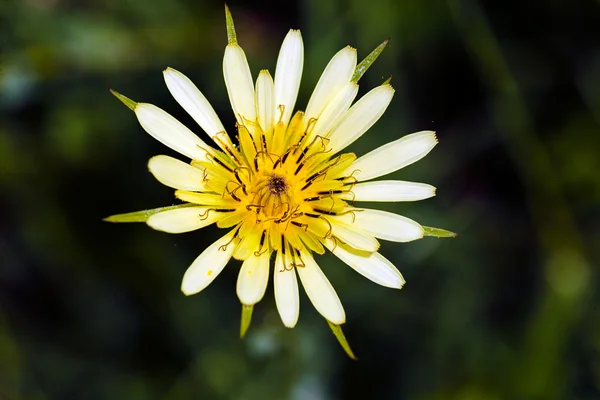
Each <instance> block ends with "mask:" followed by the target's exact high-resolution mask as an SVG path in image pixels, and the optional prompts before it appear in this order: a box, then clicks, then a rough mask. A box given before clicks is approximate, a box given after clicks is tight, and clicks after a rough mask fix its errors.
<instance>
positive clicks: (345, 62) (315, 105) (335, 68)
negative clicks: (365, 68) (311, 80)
mask: <svg viewBox="0 0 600 400" xmlns="http://www.w3.org/2000/svg"><path fill="white" fill-rule="evenodd" d="M355 69H356V49H353V48H352V47H350V46H347V47H344V48H343V49H342V50H340V51H338V52H337V54H336V55H334V56H333V58H332V59H331V61H329V64H327V67H325V70H324V71H323V74H322V75H321V78H319V82H317V86H316V87H315V90H314V91H313V93H312V95H311V96H310V100H309V101H308V105H307V106H306V114H305V115H306V117H305V120H306V121H308V120H310V119H311V118H319V116H320V115H321V112H322V111H323V109H324V108H325V106H326V105H327V103H329V101H330V100H331V99H333V97H334V96H335V95H336V94H338V92H339V91H340V90H341V89H342V87H344V85H346V84H347V83H348V82H350V79H352V75H353V74H354V70H355Z"/></svg>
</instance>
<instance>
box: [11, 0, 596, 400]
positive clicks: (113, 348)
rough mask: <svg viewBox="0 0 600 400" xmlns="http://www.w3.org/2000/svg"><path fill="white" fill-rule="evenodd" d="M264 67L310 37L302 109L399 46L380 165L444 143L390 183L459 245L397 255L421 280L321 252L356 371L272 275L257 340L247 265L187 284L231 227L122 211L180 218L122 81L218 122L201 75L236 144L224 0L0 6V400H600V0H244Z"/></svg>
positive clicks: (418, 214)
mask: <svg viewBox="0 0 600 400" xmlns="http://www.w3.org/2000/svg"><path fill="white" fill-rule="evenodd" d="M229 6H230V7H231V10H232V13H233V16H234V20H235V21H236V27H237V32H238V38H239V41H240V44H241V45H242V47H243V48H244V49H245V51H246V54H247V56H248V58H249V61H250V65H251V68H252V70H253V74H254V76H255V77H256V74H257V73H258V71H259V69H261V68H268V69H269V70H270V71H271V72H273V69H274V66H275V60H276V57H277V53H278V50H279V45H280V43H281V40H282V39H283V37H284V36H285V34H286V33H287V31H288V29H289V28H300V29H301V30H302V33H303V37H304V42H305V54H306V56H305V59H306V64H305V68H304V76H303V81H302V86H301V91H300V98H299V101H298V103H297V107H300V108H304V107H305V104H306V102H307V100H308V97H309V96H310V93H311V91H312V89H313V87H314V84H315V83H316V81H317V79H318V77H319V75H320V73H321V71H322V69H323V68H324V66H325V65H326V63H327V62H328V60H329V58H330V57H331V56H332V55H333V54H334V53H335V52H336V51H337V50H338V49H340V48H342V47H343V46H345V45H347V44H350V45H352V46H355V47H357V48H358V52H359V58H362V57H364V56H366V55H367V54H368V53H369V52H370V51H371V50H372V49H373V48H374V47H375V46H377V45H378V44H379V43H380V42H381V41H382V40H384V39H385V38H386V37H388V36H391V41H390V43H389V45H388V47H387V48H386V50H385V52H384V53H383V54H382V55H381V57H380V58H379V60H378V61H377V62H376V64H374V65H373V66H372V68H371V69H370V70H369V71H368V72H367V74H366V75H365V76H364V77H363V79H362V80H361V92H360V93H365V92H366V91H367V90H368V89H370V88H372V87H373V86H375V85H378V84H380V83H381V82H382V81H384V80H385V79H387V78H388V77H389V76H392V77H393V79H392V83H393V84H394V86H395V88H396V96H395V98H394V101H393V102H392V104H391V106H390V107H389V109H388V111H387V113H386V114H385V115H384V117H383V118H382V119H381V120H380V121H379V122H378V123H377V124H376V125H375V126H374V127H373V128H372V129H371V131H370V133H369V134H368V135H365V136H364V137H363V138H361V140H360V141H358V142H357V143H355V145H353V146H352V149H351V150H352V151H355V152H356V153H357V154H364V153H365V152H366V151H369V150H371V149H373V148H375V147H376V146H378V145H380V144H383V143H385V142H388V141H390V140H393V139H395V138H398V137H400V136H402V135H405V134H408V133H411V132H415V131H419V130H427V129H431V130H435V131H437V132H438V137H439V139H440V144H439V145H438V146H437V147H436V149H435V150H434V151H433V152H432V153H431V154H430V155H429V156H427V157H426V158H425V159H423V160H422V161H420V162H419V163H417V164H415V165H412V166H410V167H408V168H406V169H404V170H401V171H398V172H396V173H394V174H393V175H392V177H393V178H397V179H406V180H413V181H422V182H427V183H431V184H433V185H434V186H436V187H437V188H438V195H437V197H435V198H432V199H429V200H425V201H421V202H416V203H398V204H389V205H386V207H387V209H388V210H391V211H394V212H398V213H401V214H403V215H406V216H408V217H410V218H414V219H416V220H417V221H419V222H421V223H423V224H424V225H429V226H438V227H442V228H447V229H450V230H453V231H457V232H460V233H461V236H460V237H459V238H457V239H453V240H441V239H434V238H426V239H423V240H420V241H417V242H413V243H408V244H397V243H385V242H384V243H382V253H383V254H384V255H386V256H387V257H388V258H389V259H390V260H392V261H393V262H394V263H395V264H396V265H397V266H398V268H399V269H400V271H401V272H402V273H403V274H404V277H405V278H406V280H407V284H406V286H405V287H404V289H403V290H401V291H394V290H391V289H386V288H382V287H379V286H377V285H375V284H373V283H371V282H369V281H367V280H366V279H364V278H362V277H361V276H359V275H358V274H356V273H355V272H354V271H352V270H351V269H349V268H347V267H344V266H343V264H341V263H340V262H338V261H337V260H336V259H335V258H334V257H333V256H331V255H327V256H324V257H321V258H319V262H320V264H321V266H322V267H323V269H324V270H325V273H326V274H327V275H328V276H329V278H330V280H331V281H332V283H333V285H334V286H335V287H336V289H337V291H338V293H339V295H340V298H341V299H342V302H343V303H344V305H345V307H346V311H347V323H346V325H345V326H344V330H345V333H346V336H347V338H348V340H349V341H350V344H351V345H352V347H353V349H354V351H355V352H356V354H357V356H358V357H359V361H357V362H356V361H352V360H349V359H348V358H347V357H346V355H345V354H344V352H343V351H342V350H341V348H340V347H339V346H338V344H337V342H336V340H335V338H334V337H333V335H332V334H331V332H330V331H329V329H328V327H327V325H326V323H325V322H324V320H323V319H322V318H321V317H320V316H319V315H318V314H317V312H316V311H315V310H314V309H313V308H312V306H311V305H310V303H309V302H308V301H307V299H306V298H305V296H304V294H303V293H302V296H303V299H302V304H301V317H300V321H299V323H298V325H297V327H296V328H295V329H293V330H289V329H286V328H284V327H283V325H282V324H281V322H280V321H279V318H278V315H277V312H276V309H275V305H274V301H273V294H272V286H271V285H270V286H269V289H268V292H267V295H266V296H265V299H264V300H263V301H262V302H261V303H260V304H259V305H258V306H257V307H256V308H255V314H254V320H253V325H252V327H251V328H250V332H249V334H248V336H247V337H246V338H245V339H244V340H240V339H239V337H238V332H239V330H238V329H239V317H240V306H239V303H238V300H237V297H236V295H235V280H236V278H237V272H238V268H239V263H231V264H230V265H229V266H228V267H227V268H226V269H225V271H224V273H223V274H222V275H221V276H220V277H219V278H218V279H217V280H216V281H215V282H214V283H213V284H212V285H211V286H210V287H209V288H208V289H206V290H205V291H204V292H203V293H201V294H200V295H196V296H192V297H185V296H183V295H182V294H181V292H180V290H179V285H180V282H181V278H182V276H183V273H184V271H185V269H186V268H187V266H188V265H189V264H190V263H191V261H192V260H193V259H194V258H195V257H196V256H197V254H199V253H200V252H201V251H202V250H203V248H204V247H205V246H206V245H208V244H209V243H212V241H214V240H215V239H216V238H217V237H219V236H218V235H219V232H218V230H217V228H216V227H209V228H206V229H203V230H201V231H197V232H194V233H189V234H184V235H169V234H165V233H161V232H156V231H153V230H152V229H150V228H148V227H147V226H145V225H144V224H129V225H113V224H108V223H103V222H102V221H101V219H102V218H103V217H106V216H108V215H110V214H114V213H119V212H127V211H134V210H138V209H144V208H153V207H158V206H163V205H169V204H173V203H174V202H175V199H174V197H173V192H172V190H171V189H169V188H166V187H164V186H162V185H161V184H159V183H158V182H156V181H155V180H154V179H153V178H152V176H151V175H150V174H149V173H148V171H147V167H146V163H147V160H148V159H149V158H150V157H151V156H153V155H156V154H169V155H175V154H174V153H173V152H172V151H170V150H169V149H167V148H165V147H163V146H162V145H160V144H159V143H158V142H156V141H155V140H153V139H152V138H151V137H149V136H148V135H147V134H146V133H145V132H144V131H143V130H142V128H141V127H140V126H139V125H138V123H137V120H136V118H135V116H134V115H133V113H131V112H130V111H129V110H128V109H127V108H126V107H124V106H123V105H122V104H120V103H119V102H118V101H117V100H116V99H115V98H114V97H113V96H111V95H110V93H109V90H108V89H109V88H114V89H116V90H118V91H119V92H121V93H123V94H125V95H127V96H129V97H131V98H132V99H134V100H137V101H145V102H150V103H154V104H156V105H158V106H160V107H162V108H164V109H165V110H167V111H168V112H170V113H171V114H172V115H174V116H176V117H177V118H179V119H180V120H181V121H182V122H184V123H185V124H186V125H188V126H189V127H190V128H191V129H192V130H194V131H195V132H197V133H199V134H203V133H201V132H200V129H199V128H198V127H197V126H196V125H195V124H194V122H193V120H192V119H191V118H190V117H189V116H188V115H186V114H185V112H184V111H183V109H181V107H179V106H178V105H177V104H176V102H175V101H174V100H173V99H172V98H171V96H170V95H169V93H168V91H167V89H166V87H165V85H164V82H163V78H162V74H161V71H162V70H163V69H164V68H166V67H167V66H171V67H173V68H176V69H178V70H180V71H182V72H184V73H185V74H187V75H188V76H189V77H190V78H191V79H192V80H193V81H195V83H196V84H197V85H198V87H199V88H200V89H201V90H202V91H203V92H204V93H205V95H206V96H207V97H208V99H209V100H210V101H211V102H212V104H213V105H214V106H215V109H216V110H217V112H218V114H219V115H220V116H221V118H222V120H223V122H224V124H225V126H226V127H227V128H228V129H229V130H230V132H231V131H233V126H234V125H233V124H234V119H233V115H232V113H231V109H230V107H229V101H228V99H227V94H226V90H225V85H224V83H223V78H222V67H221V63H222V56H223V50H224V47H225V44H226V33H225V21H224V13H223V3H221V2H218V1H215V2H212V1H211V2H209V1H198V0H175V1H171V0H153V1H142V0H125V1H117V0H80V1H75V0H20V1H11V0H8V1H7V0H3V1H2V2H0V16H1V17H0V18H1V19H0V46H1V47H0V49H1V58H0V60H1V67H0V68H1V72H0V111H1V113H2V123H1V125H0V219H1V222H0V398H1V399H10V400H18V399H294V400H300V399H347V398H374V399H469V400H477V399H483V400H487V399H489V400H492V399H599V398H600V308H599V306H598V304H599V302H598V300H599V299H598V289H599V288H600V286H599V281H598V273H597V262H598V259H599V255H600V254H599V253H600V207H599V204H600V176H599V172H598V171H600V156H599V153H600V130H599V124H600V46H599V43H600V40H599V39H600V10H599V4H598V2H597V1H591V0H590V1H585V0H573V1H566V0H563V1H559V0H557V1H532V0H526V1H506V2H495V1H478V0H447V1H442V0H431V1H421V0H403V1H398V2H396V1H393V0H370V1H363V0H336V1H328V0H297V1H295V2H289V3H282V2H279V3H271V2H269V1H266V0H262V1H260V0H256V1H252V2H245V1H231V2H230V3H229Z"/></svg>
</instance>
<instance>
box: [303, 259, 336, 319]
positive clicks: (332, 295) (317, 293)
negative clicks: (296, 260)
mask: <svg viewBox="0 0 600 400" xmlns="http://www.w3.org/2000/svg"><path fill="white" fill-rule="evenodd" d="M302 261H304V266H303V267H297V268H296V270H297V271H298V275H299V276H300V281H302V286H303V287H304V290H305V291H306V294H307V296H308V298H309V299H310V302H311V303H312V305H313V306H314V307H315V308H316V309H317V311H318V312H319V314H321V315H322V316H323V317H325V318H326V319H327V320H329V321H331V322H333V323H334V324H337V325H340V324H343V323H344V322H346V313H345V312H344V307H343V306H342V302H341V301H340V298H339V297H338V295H337V293H336V292H335V289H334V288H333V286H331V283H330V282H329V280H328V279H327V277H326V276H325V274H324V273H323V271H321V268H319V266H318V265H317V263H316V262H315V260H314V259H313V258H312V256H311V255H310V254H308V253H307V252H303V253H302Z"/></svg>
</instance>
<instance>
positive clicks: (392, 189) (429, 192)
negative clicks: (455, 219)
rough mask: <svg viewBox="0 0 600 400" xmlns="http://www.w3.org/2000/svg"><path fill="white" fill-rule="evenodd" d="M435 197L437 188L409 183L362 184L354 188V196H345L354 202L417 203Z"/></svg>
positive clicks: (381, 182) (383, 182)
mask: <svg viewBox="0 0 600 400" xmlns="http://www.w3.org/2000/svg"><path fill="white" fill-rule="evenodd" d="M433 196H435V187H433V186H431V185H428V184H426V183H418V182H407V181H373V182H362V183H357V184H356V185H354V186H352V194H350V193H348V194H345V195H344V196H343V198H344V199H345V200H354V201H416V200H423V199H428V198H430V197H433Z"/></svg>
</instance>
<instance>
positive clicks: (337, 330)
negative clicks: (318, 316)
mask: <svg viewBox="0 0 600 400" xmlns="http://www.w3.org/2000/svg"><path fill="white" fill-rule="evenodd" d="M327 324H329V328H331V331H332V332H333V334H334V335H335V338H336V339H337V340H338V342H339V343H340V346H342V348H343V349H344V351H345V352H346V354H347V355H348V357H350V358H351V359H353V360H358V358H356V356H355V355H354V352H352V349H351V348H350V345H349V344H348V341H347V340H346V336H344V332H343V331H342V327H341V326H340V325H336V324H334V323H333V322H331V321H329V320H327Z"/></svg>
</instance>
